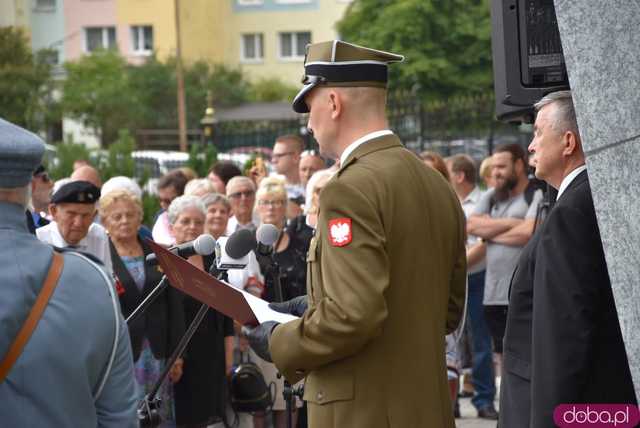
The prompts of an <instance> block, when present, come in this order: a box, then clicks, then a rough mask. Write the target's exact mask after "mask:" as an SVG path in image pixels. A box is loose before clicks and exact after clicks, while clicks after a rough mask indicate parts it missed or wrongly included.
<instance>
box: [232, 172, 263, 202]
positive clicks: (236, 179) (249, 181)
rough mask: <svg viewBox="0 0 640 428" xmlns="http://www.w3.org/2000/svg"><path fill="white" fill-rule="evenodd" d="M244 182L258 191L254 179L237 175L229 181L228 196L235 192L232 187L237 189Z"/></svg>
mask: <svg viewBox="0 0 640 428" xmlns="http://www.w3.org/2000/svg"><path fill="white" fill-rule="evenodd" d="M243 184H244V185H247V186H249V187H250V188H251V190H253V191H254V192H255V191H256V184H255V183H254V182H253V180H252V179H250V178H249V177H246V176H244V175H236V176H235V177H233V178H232V179H231V180H229V182H228V183H227V197H228V196H229V195H231V194H232V193H233V192H232V191H231V189H235V188H236V187H237V186H241V185H243Z"/></svg>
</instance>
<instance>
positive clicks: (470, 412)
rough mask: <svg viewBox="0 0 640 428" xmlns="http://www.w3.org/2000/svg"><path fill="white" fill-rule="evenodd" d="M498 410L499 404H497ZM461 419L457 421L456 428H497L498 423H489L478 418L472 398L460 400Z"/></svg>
mask: <svg viewBox="0 0 640 428" xmlns="http://www.w3.org/2000/svg"><path fill="white" fill-rule="evenodd" d="M496 408H498V403H496ZM460 415H462V417H461V418H460V419H456V428H495V427H496V421H488V420H486V419H480V418H478V413H477V412H476V409H475V407H473V406H472V405H471V399H470V398H461V399H460Z"/></svg>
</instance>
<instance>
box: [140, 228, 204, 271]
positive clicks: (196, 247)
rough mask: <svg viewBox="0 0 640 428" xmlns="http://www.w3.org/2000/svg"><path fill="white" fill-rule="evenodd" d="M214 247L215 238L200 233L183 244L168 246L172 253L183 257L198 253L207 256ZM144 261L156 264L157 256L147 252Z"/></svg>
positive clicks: (186, 257)
mask: <svg viewBox="0 0 640 428" xmlns="http://www.w3.org/2000/svg"><path fill="white" fill-rule="evenodd" d="M215 249H216V240H215V239H214V238H213V236H211V235H208V234H206V233H205V234H202V235H200V236H198V237H197V238H196V239H194V240H193V241H189V242H185V243H184V244H180V245H175V246H173V247H171V248H169V251H171V252H172V253H173V254H175V255H177V256H180V257H182V258H183V259H188V258H189V257H191V256H194V255H196V254H199V255H201V256H208V255H210V254H213V252H214V251H215ZM146 262H147V263H149V264H150V265H151V266H156V265H157V264H158V258H157V257H156V255H155V254H149V255H148V256H147V259H146Z"/></svg>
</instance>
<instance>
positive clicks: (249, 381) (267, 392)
mask: <svg viewBox="0 0 640 428" xmlns="http://www.w3.org/2000/svg"><path fill="white" fill-rule="evenodd" d="M240 358H241V362H240V365H239V366H238V367H236V368H235V369H234V370H233V372H232V373H231V379H230V380H229V393H230V401H231V408H233V410H235V411H236V412H250V413H254V412H266V411H268V410H270V409H271V407H272V406H273V394H272V393H271V389H270V387H269V386H268V385H267V383H266V382H265V380H264V376H263V375H262V371H261V370H260V368H259V367H258V366H257V365H256V364H255V363H252V362H251V361H250V360H249V356H248V354H247V361H242V357H240Z"/></svg>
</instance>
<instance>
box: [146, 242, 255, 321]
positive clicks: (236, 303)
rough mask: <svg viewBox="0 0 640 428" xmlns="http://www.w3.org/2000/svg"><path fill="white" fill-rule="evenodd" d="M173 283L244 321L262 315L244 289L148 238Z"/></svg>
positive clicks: (192, 295)
mask: <svg viewBox="0 0 640 428" xmlns="http://www.w3.org/2000/svg"><path fill="white" fill-rule="evenodd" d="M147 243H148V244H149V246H150V247H151V249H152V250H153V252H154V253H155V254H156V257H157V258H158V264H159V265H160V267H161V268H162V271H163V272H164V274H165V275H167V278H168V279H169V283H170V284H171V286H172V287H174V288H176V289H178V290H180V291H182V292H183V293H185V294H187V295H189V296H191V297H193V298H194V299H196V300H198V301H199V302H202V303H204V304H206V305H208V306H210V307H211V308H213V309H215V310H216V311H218V312H221V313H223V314H224V315H226V316H228V317H229V318H231V319H233V320H235V321H237V322H239V323H240V324H242V325H250V326H256V325H258V319H257V318H256V316H255V315H254V313H253V311H252V310H251V307H250V306H249V303H247V300H246V299H245V297H244V295H243V294H242V292H241V291H239V290H237V289H236V288H234V287H233V286H232V285H229V284H227V283H226V282H223V281H220V280H219V279H217V278H215V277H213V276H211V275H209V274H208V273H207V272H205V271H203V270H201V269H199V268H197V267H196V266H194V265H192V264H191V263H189V262H188V261H187V260H185V259H183V258H182V257H179V256H176V255H175V254H173V253H172V252H171V251H169V250H167V249H166V248H164V247H162V246H161V245H158V244H156V243H155V242H153V241H151V240H149V239H147Z"/></svg>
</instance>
